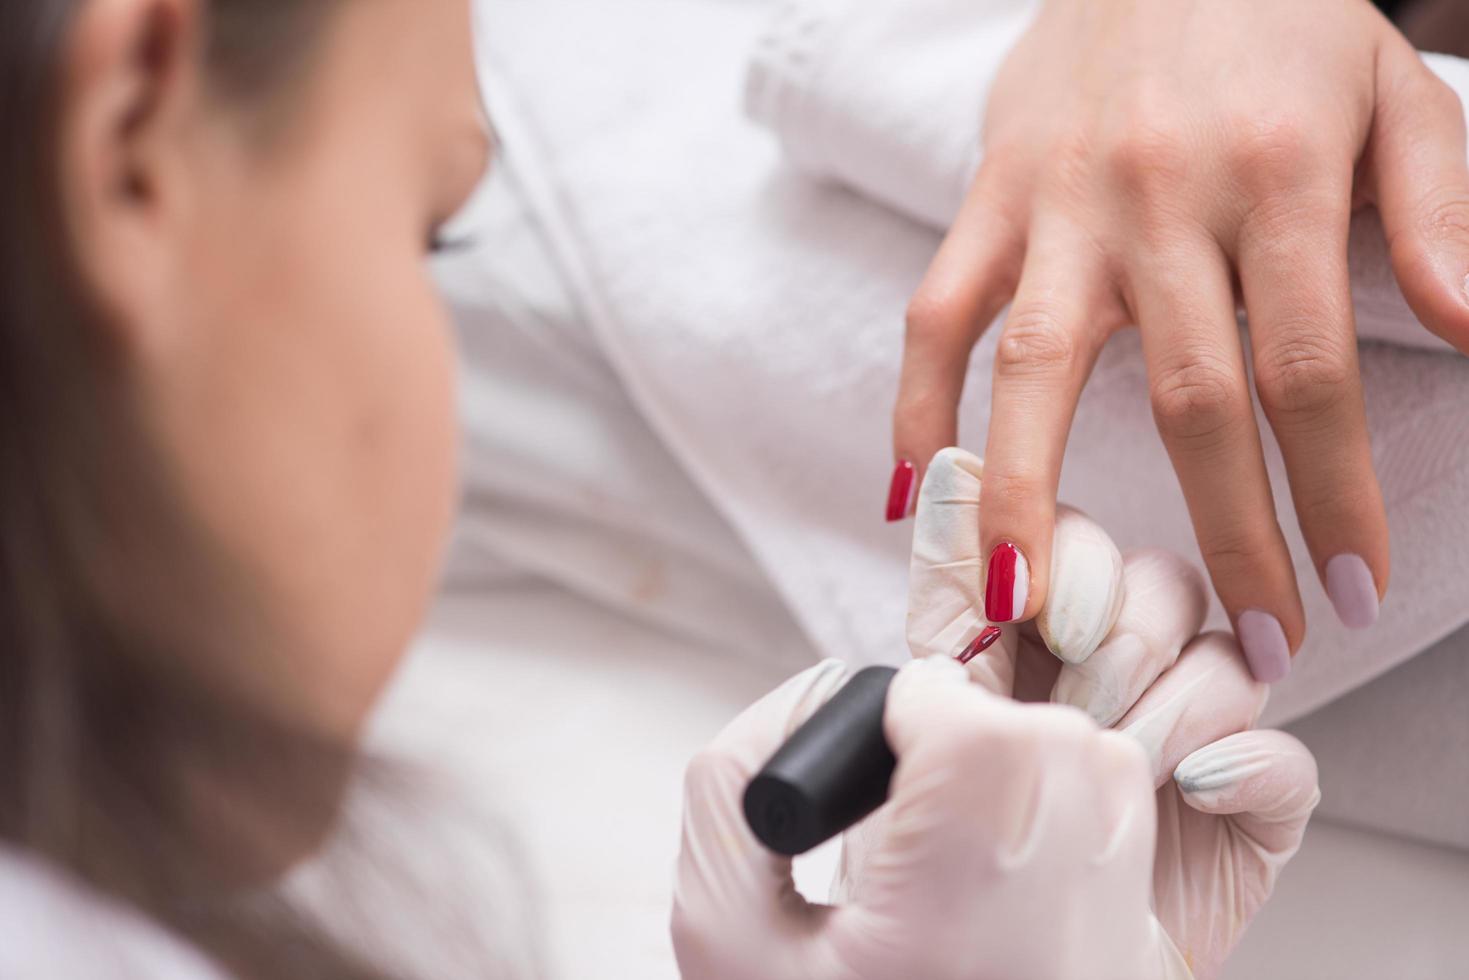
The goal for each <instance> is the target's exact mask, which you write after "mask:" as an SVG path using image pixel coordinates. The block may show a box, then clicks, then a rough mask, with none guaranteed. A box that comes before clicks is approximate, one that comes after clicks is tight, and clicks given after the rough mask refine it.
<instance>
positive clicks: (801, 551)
mask: <svg viewBox="0 0 1469 980" xmlns="http://www.w3.org/2000/svg"><path fill="white" fill-rule="evenodd" d="M886 2H887V0H884V2H879V0H864V3H862V4H858V5H854V6H853V7H852V8H850V9H849V10H848V11H847V13H846V15H845V16H846V17H848V18H852V19H853V20H854V22H855V20H857V19H861V18H864V17H866V16H868V12H869V11H873V10H877V11H881V10H882V9H883V8H884V5H885V3H886ZM893 2H896V0H893ZM903 2H904V3H905V4H909V5H911V6H912V7H913V8H914V9H918V8H922V7H923V6H924V5H925V3H927V2H928V0H903ZM480 10H481V15H482V18H483V28H484V30H483V39H484V45H483V52H482V67H483V69H484V71H485V72H486V75H487V78H488V79H489V84H488V86H487V98H488V100H489V103H490V107H491V112H492V114H493V115H494V117H495V120H496V125H497V127H498V129H499V130H500V133H501V135H502V137H503V138H504V142H505V147H506V151H505V152H506V158H505V162H506V165H507V166H513V167H515V169H516V172H517V173H518V174H519V175H520V176H522V177H523V178H524V179H525V186H526V192H527V195H528V199H529V200H530V202H531V206H532V209H533V210H534V212H535V214H536V218H537V220H538V221H539V222H540V223H541V225H542V228H543V231H544V234H545V238H546V240H547V241H548V242H549V243H550V244H551V248H552V250H553V252H554V253H555V260H556V262H557V264H558V266H559V267H560V268H561V269H562V270H563V271H564V273H565V275H566V276H567V278H568V281H569V282H570V284H571V286H572V288H573V291H574V292H575V293H576V295H577V298H578V305H579V309H580V312H581V313H582V315H583V316H584V317H585V318H586V320H587V322H588V325H589V327H590V329H591V330H592V332H593V335H594V337H595V342H596V343H597V345H598V346H599V347H600V348H601V349H602V350H603V352H604V353H605V355H606V357H607V360H608V362H609V363H610V364H611V365H612V367H613V368H614V370H615V371H616V372H617V374H618V376H619V377H620V378H621V380H622V382H623V383H624V384H625V385H626V387H627V390H628V392H629V394H630V395H631V398H632V401H633V403H634V404H635V405H636V406H637V408H638V409H639V410H640V411H641V412H642V413H643V415H644V416H645V417H646V419H647V420H648V422H649V423H650V424H651V425H652V427H653V429H654V430H655V432H656V433H657V434H658V436H659V437H660V438H661V439H662V440H663V442H664V444H665V445H667V446H668V448H669V449H670V451H671V452H672V454H673V455H674V457H675V458H677V460H678V461H679V462H680V463H681V464H682V465H683V467H684V468H685V469H686V470H687V471H688V473H689V474H690V475H691V476H692V477H693V479H694V482H695V483H696V484H697V485H698V487H699V488H700V489H701V490H703V491H704V493H705V494H706V495H707V496H708V497H709V499H711V500H712V501H714V503H715V505H716V506H717V507H718V508H719V509H720V511H721V512H722V513H723V515H724V516H725V517H726V518H727V519H728V520H729V522H730V523H731V524H732V525H733V526H734V528H735V529H736V530H737V531H738V533H739V534H740V536H741V537H742V538H743V539H744V541H745V542H746V543H747V545H748V546H749V548H750V550H751V552H752V553H753V554H754V555H755V557H756V559H757V560H758V561H759V562H760V563H761V565H762V566H763V568H764V569H765V571H766V573H767V574H768V575H769V577H770V578H771V580H772V581H773V582H774V583H775V584H776V586H777V587H778V588H779V590H780V592H781V594H782V595H783V596H784V598H785V599H786V601H787V602H788V604H789V605H790V606H791V608H792V609H793V611H794V612H795V613H796V615H797V617H798V619H799V620H800V622H801V624H802V626H803V627H804V629H805V630H806V632H807V633H808V634H809V635H810V637H811V638H812V639H813V640H814V641H815V643H816V645H817V646H818V647H819V648H820V649H821V650H822V652H824V653H829V654H833V655H837V656H842V657H845V658H847V659H849V660H852V661H854V662H878V661H886V662H893V661H897V660H900V659H902V658H903V657H905V656H906V655H907V653H906V648H905V645H904V642H903V619H904V607H905V588H906V581H907V554H908V544H909V539H908V535H909V528H908V527H907V526H906V525H895V526H888V525H885V524H884V523H883V521H882V503H883V499H884V497H885V494H886V485H887V479H888V475H889V470H890V467H891V456H890V450H889V445H890V413H891V406H892V400H893V397H894V393H895V389H896V379H897V368H898V363H899V358H900V356H901V347H902V320H903V310H904V307H905V305H906V302H907V298H908V296H909V295H910V293H911V291H912V289H913V288H914V287H915V286H916V285H917V283H918V281H919V279H920V277H921V276H922V273H923V269H924V267H925V266H926V264H927V262H928V259H929V258H930V257H931V255H932V253H933V250H934V249H935V247H936V245H937V242H938V234H937V232H936V231H935V230H934V229H933V228H931V227H926V226H925V225H923V224H921V223H919V222H917V221H914V220H912V219H911V218H908V217H904V216H903V215H901V214H899V213H897V212H896V211H894V210H893V209H891V208H889V207H882V206H878V205H876V204H872V203H870V202H868V201H865V200H863V199H862V198H861V197H858V196H856V195H853V194H851V193H849V192H847V191H846V190H844V189H842V188H840V187H835V186H831V185H830V184H829V183H821V182H816V181H811V180H809V179H805V178H803V177H801V176H799V175H797V174H794V173H792V172H791V170H790V169H789V168H788V167H787V166H786V165H785V164H784V163H783V162H782V160H781V159H780V156H779V154H778V153H777V151H776V148H775V147H774V146H773V145H772V143H771V141H770V140H769V139H768V138H767V137H766V136H765V135H764V134H763V133H762V132H761V131H760V130H759V129H757V128H756V127H754V125H753V124H750V123H747V122H744V121H742V120H741V119H740V117H739V105H740V102H741V99H742V93H743V92H744V89H745V69H746V64H747V61H748V57H749V53H750V51H751V50H752V49H753V48H754V46H755V44H756V41H757V39H758V38H759V37H760V33H761V27H762V25H761V17H762V11H761V10H759V9H757V8H756V6H755V5H754V4H751V3H729V2H713V0H706V2H694V0H623V2H619V3H617V4H607V3H605V2H604V0H501V2H498V3H495V4H485V5H482V6H481V8H480ZM905 43H914V44H916V43H917V42H916V40H915V39H909V40H908V41H905ZM955 60H959V59H957V58H956V59H955ZM976 60H978V58H976ZM980 101H981V100H980V99H979V98H977V97H976V98H974V100H973V102H972V104H973V105H975V106H977V105H979V104H980ZM955 186H956V188H957V187H958V186H962V185H958V184H956V185H955ZM992 358H993V336H991V337H990V338H989V339H988V340H987V341H986V342H985V343H982V344H981V345H980V347H979V349H978V350H977V351H976V354H975V357H974V362H973V365H972V368H971V373H970V378H969V398H968V399H967V401H966V405H965V408H964V412H963V416H962V420H961V421H962V425H961V437H962V438H963V440H965V441H966V442H967V443H968V444H969V445H971V446H973V445H975V442H976V441H977V440H979V439H981V438H982V436H983V432H984V427H985V422H986V417H987V411H988V401H989V377H990V370H991V366H992ZM1363 371H1364V376H1365V385H1366V394H1367V402H1368V409H1369V414H1370V418H1371V424H1372V429H1373V436H1374V446H1375V462H1376V464H1377V467H1378V471H1379V473H1380V474H1381V475H1382V482H1383V489H1384V492H1385V494H1386V497H1387V501H1388V505H1389V508H1390V522H1391V529H1392V533H1393V542H1394V568H1393V582H1392V589H1391V591H1390V593H1389V595H1388V598H1387V601H1386V603H1385V604H1384V607H1383V614H1382V620H1381V622H1380V624H1379V625H1378V627H1377V628H1375V629H1374V630H1371V631H1368V632H1365V633H1352V632H1349V631H1347V630H1345V629H1344V628H1342V627H1341V626H1339V625H1338V624H1337V623H1336V619H1335V616H1334V615H1333V613H1332V610H1331V607H1330V604H1329V602H1328V601H1327V599H1326V596H1325V594H1324V591H1323V590H1322V589H1321V587H1320V586H1319V585H1318V584H1317V582H1316V575H1315V571H1314V569H1313V568H1312V566H1311V563H1310V560H1309V557H1308V555H1307V553H1306V550H1305V548H1304V546H1303V544H1302V542H1301V538H1300V534H1299V531H1298V529H1297V528H1296V524H1295V520H1294V517H1293V515H1292V514H1291V513H1290V508H1289V501H1288V499H1286V498H1285V495H1284V494H1282V495H1280V496H1281V498H1282V499H1281V505H1282V506H1281V515H1280V516H1281V522H1282V526H1283V527H1284V528H1285V529H1286V533H1287V536H1288V539H1289V541H1290V543H1291V546H1292V550H1293V554H1294V555H1295V556H1296V559H1297V573H1298V575H1299V576H1300V579H1301V582H1302V590H1303V594H1304V598H1305V602H1306V607H1307V615H1308V623H1309V636H1308V639H1307V643H1306V647H1305V649H1304V650H1303V651H1302V653H1301V654H1300V656H1298V657H1297V659H1296V664H1295V671H1294V674H1293V676H1292V677H1291V678H1290V679H1289V680H1288V681H1286V682H1285V683H1282V684H1280V685H1277V686H1276V688H1275V691H1274V695H1273V699H1272V705H1271V707H1270V709H1269V711H1268V713H1267V716H1266V718H1267V720H1268V721H1270V722H1278V721H1281V720H1284V719H1288V718H1292V717H1296V716H1299V715H1301V714H1303V713H1305V712H1306V711H1309V710H1310V709H1311V708H1313V707H1316V706H1317V705H1320V704H1323V703H1325V702H1327V701H1329V700H1331V699H1333V698H1334V697H1336V696H1337V695H1339V694H1340V693H1342V692H1344V691H1346V690H1349V689H1351V688H1353V687H1356V686H1358V685H1360V684H1362V683H1364V682H1365V681H1367V680H1368V679H1370V678H1371V677H1373V676H1375V675H1377V674H1379V673H1381V672H1382V671H1385V670H1387V669H1388V668H1390V667H1391V666H1393V665H1394V664H1396V663H1398V662H1400V661H1401V660H1403V659H1405V658H1407V657H1409V656H1411V655H1413V654H1414V653H1416V652H1418V651H1420V650H1423V649H1425V648H1426V647H1427V646H1428V645H1429V644H1430V643H1432V642H1433V641H1434V640H1436V639H1438V638H1439V637H1441V636H1443V635H1445V634H1447V633H1448V632H1450V631H1451V630H1452V629H1454V628H1456V627H1458V626H1460V625H1462V624H1463V623H1464V622H1465V621H1466V620H1469V603H1466V601H1465V593H1466V586H1465V583H1466V582H1469V555H1466V553H1465V549H1464V548H1463V542H1464V541H1466V540H1469V508H1466V507H1465V506H1464V503H1465V501H1469V442H1466V440H1464V439H1463V438H1462V433H1463V432H1464V431H1466V430H1469V362H1466V361H1464V360H1463V359H1461V358H1457V357H1451V356H1447V355H1440V354H1429V353H1425V352H1422V351H1408V350H1403V349H1398V348H1388V347H1379V348H1375V349H1370V350H1367V351H1365V352H1364V357H1363ZM1267 439H1268V437H1267ZM1268 452H1269V457H1270V466H1271V472H1272V478H1273V479H1274V480H1275V482H1276V486H1278V487H1284V486H1285V477H1284V472H1283V468H1282V466H1281V464H1280V460H1279V458H1278V453H1277V451H1276V450H1275V449H1274V447H1273V446H1270V447H1268ZM1062 494H1063V496H1064V497H1065V498H1066V499H1067V500H1069V501H1071V502H1074V503H1076V504H1077V505H1079V506H1081V507H1083V508H1085V509H1086V510H1088V511H1090V512H1091V513H1092V514H1093V515H1094V516H1095V517H1097V518H1098V519H1099V520H1100V521H1101V522H1102V523H1103V524H1104V525H1105V526H1106V527H1107V528H1108V529H1109V530H1111V531H1112V532H1113V533H1114V535H1116V537H1117V538H1118V540H1119V542H1120V543H1121V544H1122V545H1123V546H1124V547H1134V546H1142V545H1161V546H1165V547H1171V548H1174V549H1177V550H1179V551H1182V552H1184V553H1185V554H1190V555H1195V556H1196V555H1197V549H1196V547H1195V545H1194V540H1193V534H1192V530H1191V528H1190V526H1189V522H1188V517H1187V513H1186V511H1185V509H1184V506H1183V503H1182V500H1181V499H1180V497H1179V493H1178V489H1177V485H1176V481H1175V479H1174V476H1173V472H1172V468H1171V467H1170V465H1169V463H1168V459H1167V456H1166V455H1165V454H1164V453H1163V451H1162V449H1161V447H1160V446H1159V444H1158V440H1157V437H1156V435H1155V434H1154V431H1153V423H1152V417H1151V412H1150V410H1149V407H1148V400H1147V385H1146V379H1145V377H1144V374H1143V370H1142V366H1141V358H1140V357H1139V354H1138V349H1137V341H1136V336H1135V334H1123V335H1121V336H1119V337H1118V338H1116V339H1115V340H1114V341H1113V343H1112V344H1110V345H1109V346H1108V349H1107V350H1106V351H1105V352H1104V354H1103V356H1102V358H1101V361H1100V363H1099V364H1098V367H1097V371H1096V374H1095V377H1094V379H1093V381H1092V383H1091V384H1090V385H1089V388H1088V391H1087V394H1086V396H1085V397H1084V399H1083V402H1082V405H1081V410H1080V413H1079V415H1078V419H1077V424H1076V430H1075V434H1074V436H1073V438H1072V442H1071V447H1070V453H1069V456H1068V460H1067V468H1066V472H1065V474H1064V475H1063V482H1062ZM1222 622H1223V620H1222V617H1221V615H1220V613H1219V612H1218V610H1217V609H1216V611H1215V613H1214V623H1215V625H1221V624H1222Z"/></svg>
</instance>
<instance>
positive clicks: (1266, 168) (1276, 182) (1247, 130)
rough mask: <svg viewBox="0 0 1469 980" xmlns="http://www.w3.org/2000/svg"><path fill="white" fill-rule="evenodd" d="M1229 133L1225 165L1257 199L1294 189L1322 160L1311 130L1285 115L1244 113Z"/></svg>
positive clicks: (1230, 125)
mask: <svg viewBox="0 0 1469 980" xmlns="http://www.w3.org/2000/svg"><path fill="white" fill-rule="evenodd" d="M1227 130H1228V132H1229V133H1230V134H1231V138H1230V140H1229V142H1228V145H1227V146H1226V148H1225V166H1226V167H1227V168H1228V172H1229V173H1231V174H1232V175H1233V176H1234V178H1235V180H1237V181H1238V182H1239V183H1240V185H1241V186H1242V187H1243V188H1244V190H1245V191H1246V192H1247V193H1251V194H1253V195H1255V196H1266V195H1272V194H1276V193H1282V192H1285V191H1289V190H1293V189H1294V188H1295V187H1297V186H1299V184H1300V182H1301V180H1302V179H1303V177H1304V176H1306V175H1308V174H1309V173H1311V172H1312V170H1313V165H1314V163H1315V161H1316V160H1317V159H1318V151H1317V147H1316V145H1315V139H1314V138H1313V137H1312V136H1311V128H1310V127H1308V126H1306V125H1303V124H1302V123H1301V121H1300V120H1298V119H1297V118H1295V117H1294V116H1291V115H1288V114H1285V113H1283V112H1274V113H1263V114H1262V113H1248V114H1240V115H1238V116H1236V117H1234V118H1233V119H1232V120H1231V122H1230V124H1229V125H1228V127H1227Z"/></svg>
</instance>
